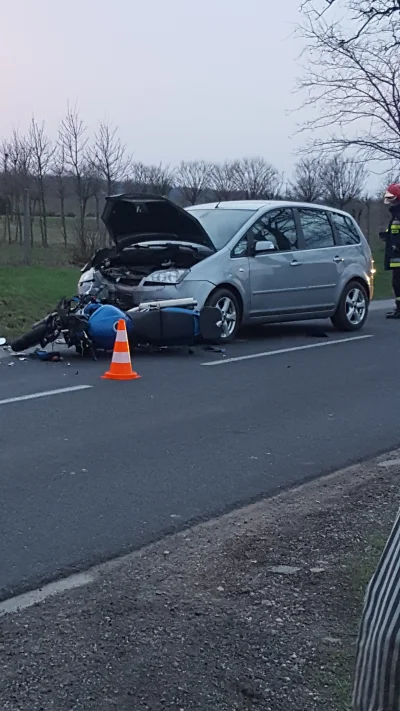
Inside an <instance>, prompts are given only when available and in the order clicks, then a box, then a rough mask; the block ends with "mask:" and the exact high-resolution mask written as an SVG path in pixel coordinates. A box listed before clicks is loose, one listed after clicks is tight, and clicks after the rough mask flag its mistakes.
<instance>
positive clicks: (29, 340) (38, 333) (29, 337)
mask: <svg viewBox="0 0 400 711" xmlns="http://www.w3.org/2000/svg"><path fill="white" fill-rule="evenodd" d="M46 331H47V326H46V325H45V324H43V325H42V326H37V327H36V328H33V329H32V330H31V331H28V333H25V334H24V335H23V336H21V338H17V339H16V340H15V341H12V342H11V348H12V350H13V351H15V352H16V353H21V352H22V351H26V350H27V348H33V346H37V345H39V344H40V343H41V342H42V340H43V338H44V337H45V335H46Z"/></svg>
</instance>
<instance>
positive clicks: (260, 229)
mask: <svg viewBox="0 0 400 711" xmlns="http://www.w3.org/2000/svg"><path fill="white" fill-rule="evenodd" d="M248 234H249V235H251V237H252V240H253V242H260V241H262V240H267V241H269V242H272V244H273V245H274V247H275V251H277V252H288V251H290V250H293V249H298V243H297V229H296V222H295V219H294V215H293V211H292V209H291V208H287V207H285V208H279V209H277V210H271V211H270V212H266V213H265V215H263V216H262V217H260V218H259V219H258V220H257V222H255V223H254V225H253V226H252V227H251V228H250V230H249V233H248Z"/></svg>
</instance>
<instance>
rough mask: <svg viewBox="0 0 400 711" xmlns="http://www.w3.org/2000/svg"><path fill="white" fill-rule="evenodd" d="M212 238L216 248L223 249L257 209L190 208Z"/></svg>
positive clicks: (191, 212)
mask: <svg viewBox="0 0 400 711" xmlns="http://www.w3.org/2000/svg"><path fill="white" fill-rule="evenodd" d="M188 212H190V214H191V215H193V217H195V218H196V219H197V220H198V221H199V222H200V224H201V225H202V227H204V229H205V231H206V232H207V234H208V235H209V237H210V238H211V240H212V242H213V244H214V247H215V249H222V248H223V247H225V245H226V244H228V242H229V241H230V240H231V239H232V237H234V236H235V234H236V232H238V230H240V228H241V227H243V225H244V224H245V222H247V220H249V219H250V217H251V216H252V215H254V213H255V210H234V209H232V210H231V209H225V208H220V209H218V208H217V207H216V208H215V207H213V208H211V209H210V208H207V209H204V210H203V209H201V210H199V209H189V210H188Z"/></svg>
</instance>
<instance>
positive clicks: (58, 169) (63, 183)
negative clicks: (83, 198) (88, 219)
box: [52, 144, 68, 247]
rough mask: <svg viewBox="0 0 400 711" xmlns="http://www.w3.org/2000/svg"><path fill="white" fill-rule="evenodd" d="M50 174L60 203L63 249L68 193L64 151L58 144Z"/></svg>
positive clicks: (65, 240)
mask: <svg viewBox="0 0 400 711" xmlns="http://www.w3.org/2000/svg"><path fill="white" fill-rule="evenodd" d="M52 172H53V175H54V180H55V189H56V193H57V197H58V199H59V201H60V216H61V234H62V238H63V242H64V247H66V246H67V243H68V231H67V220H66V215H65V200H66V197H67V193H68V178H67V175H66V164H65V150H64V146H63V145H60V144H58V145H57V146H56V150H55V153H54V156H53V166H52Z"/></svg>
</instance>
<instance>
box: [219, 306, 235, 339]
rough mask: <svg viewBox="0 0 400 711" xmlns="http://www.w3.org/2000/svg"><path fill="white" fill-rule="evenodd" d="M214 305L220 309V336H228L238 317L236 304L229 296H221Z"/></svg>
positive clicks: (233, 328) (232, 330) (231, 332)
mask: <svg viewBox="0 0 400 711" xmlns="http://www.w3.org/2000/svg"><path fill="white" fill-rule="evenodd" d="M215 306H216V307H217V308H218V309H219V310H220V311H221V315H222V333H221V338H229V337H230V336H231V335H232V334H233V332H234V330H235V328H236V322H237V318H238V315H237V309H236V305H235V303H234V302H233V300H232V299H231V298H230V297H229V296H222V297H221V298H220V299H219V300H218V301H217V303H216V304H215Z"/></svg>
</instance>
